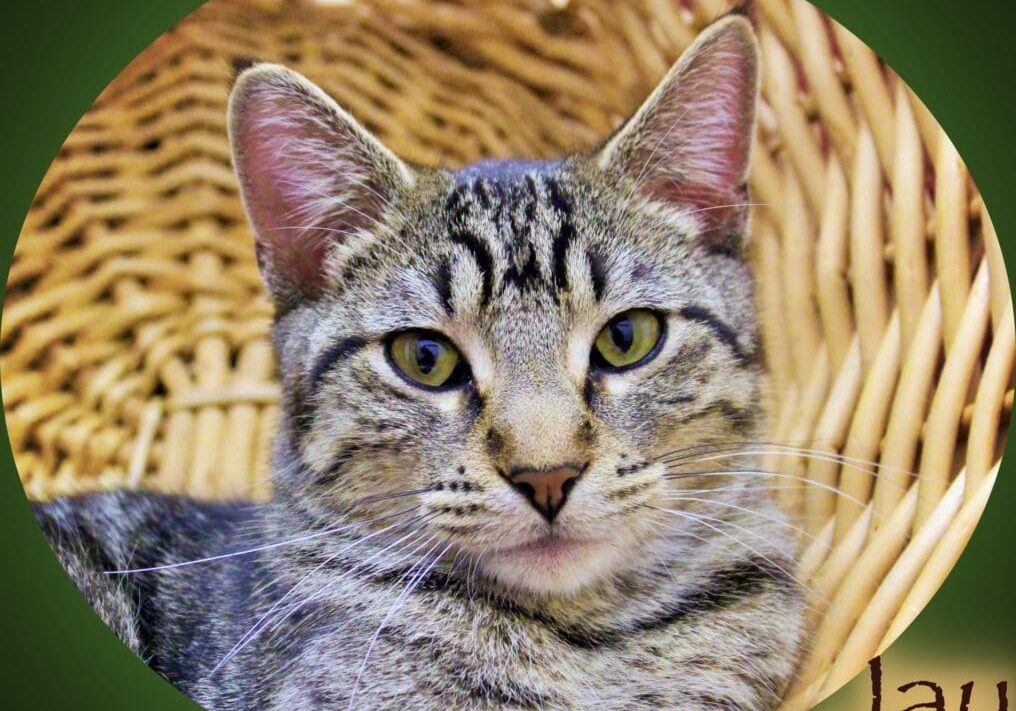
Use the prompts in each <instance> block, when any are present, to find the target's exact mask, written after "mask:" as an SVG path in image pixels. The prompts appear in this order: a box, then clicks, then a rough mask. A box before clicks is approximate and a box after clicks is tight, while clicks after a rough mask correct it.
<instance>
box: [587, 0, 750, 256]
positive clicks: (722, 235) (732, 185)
mask: <svg viewBox="0 0 1016 711" xmlns="http://www.w3.org/2000/svg"><path fill="white" fill-rule="evenodd" d="M758 65H759V59H758V44H757V42H756V40H755V33H754V30H753V29H752V26H751V23H750V22H749V21H748V20H747V19H745V18H744V17H741V16H736V15H734V16H730V17H727V18H724V19H723V20H720V21H718V22H716V23H714V24H713V25H711V26H710V27H708V28H707V29H706V30H705V31H703V32H702V34H701V35H699V37H698V39H697V40H696V41H695V43H694V44H693V45H692V46H691V47H689V48H688V49H687V51H685V53H684V54H683V55H682V56H681V58H680V59H679V60H678V62H677V63H676V64H675V65H674V66H673V67H672V68H671V70H670V71H669V72H668V73H667V75H666V76H665V77H664V79H663V81H662V82H660V84H659V86H657V87H656V89H655V91H653V93H652V94H651V95H650V97H649V98H648V99H647V100H646V101H645V103H644V104H643V105H642V106H641V108H639V110H638V111H637V112H636V113H635V115H634V116H633V117H632V118H631V119H630V120H629V121H628V123H627V124H626V125H625V126H624V127H622V129H621V130H620V131H619V132H618V133H617V134H616V135H615V136H614V137H613V138H612V139H611V140H610V141H609V142H608V143H607V144H606V145H605V146H604V147H603V149H601V151H600V153H599V154H598V155H597V156H596V160H597V164H598V165H599V166H600V168H602V169H603V170H607V171H619V172H620V174H621V175H620V176H619V177H620V178H621V180H620V181H619V182H620V184H622V185H624V184H626V183H627V184H628V185H631V186H634V189H635V190H637V191H639V192H640V193H641V194H642V195H643V196H644V197H646V198H648V199H650V200H655V201H660V202H663V203H665V204H668V205H671V206H674V207H676V208H679V209H681V210H682V211H688V212H691V211H697V212H696V213H695V217H696V219H697V220H698V222H699V223H700V224H701V225H702V227H703V235H704V239H706V240H707V247H708V248H711V249H714V250H720V251H726V250H732V249H734V246H732V245H731V244H730V243H731V241H735V242H737V243H739V241H740V240H739V238H737V239H733V240H732V237H734V236H735V235H738V234H739V231H740V230H742V229H743V227H744V224H743V223H744V220H745V218H746V215H747V212H746V208H744V207H740V208H733V207H727V206H733V205H743V203H745V202H747V189H746V182H747V177H748V162H749V156H750V154H751V145H752V138H753V134H754V129H755V107H756V103H757V101H758V84H759V69H758Z"/></svg>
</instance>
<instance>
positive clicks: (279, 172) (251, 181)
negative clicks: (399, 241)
mask: <svg viewBox="0 0 1016 711" xmlns="http://www.w3.org/2000/svg"><path fill="white" fill-rule="evenodd" d="M261 84H262V85H263V86H259V87H250V88H248V89H247V91H246V93H245V94H244V95H243V96H242V97H240V99H239V101H240V102H242V103H241V104H240V105H239V106H238V107H237V108H236V112H237V113H236V118H235V121H234V126H233V129H234V132H235V136H234V152H235V155H234V160H235V161H236V163H237V172H238V174H239V176H240V180H241V182H242V185H243V191H244V201H245V204H246V206H247V211H248V214H249V216H250V219H251V223H252V226H253V228H254V233H255V242H256V249H257V254H258V262H259V265H260V266H261V269H262V273H263V274H264V276H265V279H266V281H267V282H268V286H269V288H270V289H271V290H272V291H273V292H275V293H289V292H293V291H296V292H298V293H300V294H302V295H304V296H307V297H312V296H314V295H316V294H319V293H321V291H322V290H323V289H324V288H325V286H326V276H325V273H324V271H323V265H324V263H325V261H326V258H327V256H328V253H329V251H330V250H331V248H332V246H333V245H335V244H337V243H341V242H342V241H343V240H344V239H345V238H346V236H347V235H349V234H350V233H351V232H354V231H356V230H357V229H360V228H362V227H364V226H366V225H367V224H369V223H370V222H372V221H374V220H376V219H377V218H378V217H379V205H378V204H377V201H376V199H375V198H374V196H373V195H374V193H376V192H377V191H376V190H374V191H372V190H371V186H370V185H369V184H368V176H369V168H370V164H369V160H370V159H369V158H368V157H367V156H366V155H365V154H364V152H363V151H362V149H361V148H358V147H357V145H356V144H357V142H358V141H359V140H360V139H359V137H358V136H354V135H352V134H351V132H350V131H349V130H348V127H347V126H344V125H342V124H341V123H340V122H339V121H338V120H337V119H336V117H335V115H334V112H332V111H331V110H330V109H329V107H327V106H322V105H320V104H319V103H317V100H316V99H314V98H312V97H308V96H307V95H306V94H305V93H303V92H301V91H300V88H299V87H293V86H289V85H286V84H277V83H275V82H269V81H267V80H262V81H261Z"/></svg>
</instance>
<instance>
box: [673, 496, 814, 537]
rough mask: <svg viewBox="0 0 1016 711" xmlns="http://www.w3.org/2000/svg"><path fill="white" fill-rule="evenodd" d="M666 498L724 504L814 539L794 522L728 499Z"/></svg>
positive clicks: (715, 504)
mask: <svg viewBox="0 0 1016 711" xmlns="http://www.w3.org/2000/svg"><path fill="white" fill-rule="evenodd" d="M667 498H668V500H670V501H697V502H699V503H703V504H712V505H713V506H725V507H727V508H729V509H734V510H736V511H741V512H743V513H747V514H752V515H753V516H758V517H759V518H761V519H765V520H766V521H771V522H773V523H778V524H780V525H781V526H786V527H787V528H789V529H791V530H792V531H796V532H798V533H800V534H801V535H802V536H804V537H805V538H808V539H809V540H815V536H813V535H812V534H810V533H808V532H807V531H805V530H804V529H803V528H800V527H799V526H795V525H794V524H792V523H790V522H789V521H784V520H783V519H779V518H776V517H775V516H769V515H768V514H764V513H762V512H761V511H756V510H755V509H749V508H747V507H746V506H738V505H737V504H732V503H730V502H728V501H714V500H712V499H702V498H699V497H697V496H671V497H667Z"/></svg>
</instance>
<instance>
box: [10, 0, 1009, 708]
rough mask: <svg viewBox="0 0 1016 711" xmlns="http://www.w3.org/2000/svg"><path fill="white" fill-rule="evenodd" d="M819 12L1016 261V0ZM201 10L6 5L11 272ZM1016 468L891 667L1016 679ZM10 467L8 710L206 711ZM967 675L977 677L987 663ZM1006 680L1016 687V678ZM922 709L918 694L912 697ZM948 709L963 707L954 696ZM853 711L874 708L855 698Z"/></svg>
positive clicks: (119, 0)
mask: <svg viewBox="0 0 1016 711" xmlns="http://www.w3.org/2000/svg"><path fill="white" fill-rule="evenodd" d="M815 4H816V5H818V6H819V7H820V8H822V9H823V10H825V11H826V12H828V13H829V14H830V15H832V16H833V17H835V18H836V19H838V20H839V21H840V22H842V23H843V24H844V25H846V26H847V27H848V28H850V29H851V30H852V31H853V32H855V33H856V34H857V35H859V36H860V37H861V38H862V39H863V40H865V41H866V42H867V43H868V44H869V45H871V46H872V47H873V48H874V49H875V50H877V51H878V52H879V54H881V55H882V56H883V57H884V58H885V59H886V61H887V62H888V63H889V64H890V65H891V66H892V67H893V68H894V69H895V70H896V71H897V72H898V73H899V74H900V75H901V76H902V77H903V78H904V79H905V80H906V81H907V82H908V83H909V84H910V85H911V86H912V87H913V88H914V89H915V91H916V92H917V93H918V94H919V95H920V96H921V97H922V98H923V99H924V101H925V103H927V105H928V106H929V108H930V109H931V111H932V112H933V113H934V114H935V116H936V117H937V118H938V120H939V121H940V122H941V123H942V125H943V126H944V127H945V128H946V130H947V132H948V133H949V134H950V136H951V137H952V139H953V141H954V142H955V144H956V146H957V148H958V149H959V151H960V153H961V154H962V155H963V157H964V159H965V160H966V162H967V165H968V167H969V168H970V170H971V172H972V173H973V176H974V178H975V180H976V181H977V184H978V186H979V187H980V189H981V190H982V193H983V195H984V197H985V202H986V203H987V205H988V207H989V209H990V212H991V215H992V218H993V220H994V222H995V226H996V228H997V231H998V233H999V236H1000V239H1001V242H1002V246H1003V249H1004V251H1005V256H1006V261H1007V263H1009V264H1010V265H1011V264H1013V263H1014V260H1016V240H1014V239H1013V238H1012V237H1011V234H1012V226H1013V225H1016V200H1014V199H1013V198H1012V196H1011V195H1010V193H1011V192H1012V189H1013V181H1012V175H1013V169H1014V166H1016V140H1014V138H1013V125H1014V121H1013V107H1014V106H1016V52H1014V51H1013V48H1012V44H1013V40H1014V38H1013V31H1014V29H1016V23H1014V22H1013V20H1014V17H1013V15H1014V13H1013V3H1012V2H1011V0H1002V2H999V1H998V0H965V1H964V2H957V1H956V0H952V1H949V0H920V1H918V0H905V1H900V0H819V1H818V2H816V3H815ZM198 5H200V2H198V1H197V0H157V1H156V2H138V1H137V0H103V1H101V2H99V1H95V0H88V1H87V2H81V0H77V1H76V2H73V1H70V0H48V1H47V2H34V3H27V2H21V3H18V4H16V5H14V4H8V5H7V7H6V8H5V11H4V19H3V21H2V27H0V33H2V37H3V42H2V44H0V52H2V53H3V64H2V67H3V84H2V87H3V94H2V98H3V104H4V106H3V109H2V111H0V124H2V127H3V128H2V134H0V135H3V137H4V142H3V145H4V150H3V153H2V156H0V186H2V190H0V227H2V229H0V235H2V240H3V246H2V248H0V254H2V255H4V256H3V263H4V265H9V261H10V256H9V255H10V254H11V253H12V252H13V249H14V243H15V241H16V239H17V235H18V233H19V231H20V227H21V224H22V221H23V219H24V215H25V213H26V212H27V210H28V207H29V205H30V203H31V200H32V196H33V194H34V192H35V189H36V187H37V186H38V184H39V182H40V180H41V178H42V176H43V173H44V172H45V170H46V168H47V166H48V165H49V163H50V161H51V160H52V158H53V157H54V155H55V154H56V152H57V150H58V149H59V147H60V144H61V143H62V142H63V140H64V138H65V137H66V136H67V134H68V133H69V132H70V130H71V128H72V127H73V125H74V123H75V122H76V121H77V119H78V118H79V117H80V116H81V114H83V113H84V112H85V110H86V109H87V108H88V106H89V104H90V103H91V102H92V100H93V99H94V98H95V97H96V96H97V95H98V94H99V92H100V91H101V90H102V89H103V87H104V86H105V85H106V84H107V83H108V82H109V81H110V80H111V79H112V78H113V77H114V76H115V75H116V74H117V72H118V71H119V70H120V69H122V68H123V67H124V66H125V65H126V64H127V63H128V62H129V61H130V60H131V59H132V58H133V57H134V56H135V55H137V54H138V53H139V52H140V51H141V50H143V49H144V48H145V47H146V46H147V45H148V44H149V43H150V42H152V40H154V39H155V38H156V37H157V36H158V35H159V34H161V33H162V32H164V31H165V30H167V29H168V28H169V27H170V26H171V25H172V24H173V23H174V22H176V21H178V20H179V19H181V18H182V17H184V16H185V15H186V14H187V13H189V12H190V11H191V10H193V9H195V8H196V7H197V6H198ZM1014 467H1016V462H1008V463H1006V464H1005V465H1004V466H1003V468H1002V469H1003V471H1002V473H1001V475H1000V477H999V483H998V485H997V487H996V489H995V493H994V495H993V497H992V499H991V502H990V503H989V505H988V510H987V514H986V515H985V518H984V519H983V521H982V523H981V524H980V526H979V527H978V529H977V531H976V533H975V534H974V538H973V540H972V541H971V544H970V546H969V547H968V549H967V551H966V552H965V554H964V555H963V558H962V559H961V561H960V564H959V565H958V567H957V568H956V570H955V571H954V572H953V574H952V575H951V576H950V577H949V579H948V580H947V581H946V584H945V585H944V587H943V588H942V590H941V591H940V592H939V594H938V595H937V596H936V598H935V599H934V601H933V602H932V603H931V605H930V606H929V607H928V608H927V609H926V610H925V611H924V613H922V615H921V617H920V618H919V619H918V621H917V622H916V623H915V624H914V625H913V627H911V629H910V630H908V631H907V633H906V634H905V635H904V637H903V638H902V639H901V640H900V642H899V643H898V644H897V646H896V647H894V649H893V651H892V652H891V654H890V655H889V656H888V657H887V659H892V658H893V656H894V655H896V654H897V653H898V649H903V650H915V653H917V654H919V655H920V656H924V657H927V658H930V659H935V660H938V663H939V664H942V663H945V664H948V665H950V666H953V667H956V668H958V669H959V670H961V671H962V670H963V665H964V664H967V665H973V666H977V665H978V662H976V661H974V660H975V659H977V660H989V661H990V660H993V659H996V660H999V661H1004V662H1005V666H1006V667H1007V668H1008V669H1009V670H1010V671H1016V666H1014V665H1013V664H1012V660H1013V657H1014V652H1016V645H1014V644H1013V639H1014V631H1016V605H1014V604H1013V603H1014V601H1016V592H1014V586H1013V581H1014V578H1016V576H1014V573H1013V568H1012V563H1013V560H1014V557H1013V555H1012V549H1011V546H1012V545H1013V544H1014V541H1016V517H1014V516H1013V515H1012V513H1011V512H1013V511H1014V510H1016V484H1014V482H1013V481H1012V476H1013V475H1014V472H1013V471H1012V470H1013V468H1014ZM0 468H2V469H3V471H2V473H0V546H2V547H3V569H2V570H3V583H2V585H0V596H2V601H3V604H2V606H0V609H2V610H3V613H2V616H0V650H2V652H3V655H4V657H5V660H4V663H3V664H0V690H2V691H0V693H2V697H0V698H4V700H5V701H6V704H7V707H8V708H17V709H21V708H31V709H71V708H72V709H82V710H87V709H121V708H129V709H135V708H140V709H180V710H182V709H196V708H197V707H196V706H195V705H193V704H191V703H190V702H188V701H187V700H186V699H185V697H184V696H183V695H182V694H180V693H179V692H177V691H176V690H175V689H173V688H172V687H171V686H170V685H169V684H167V683H166V682H164V681H163V680H162V679H161V678H160V677H158V676H157V675H156V674H154V673H153V672H151V671H150V670H149V669H148V668H147V667H145V666H144V665H143V664H142V663H141V662H140V661H138V660H137V659H136V658H135V657H134V656H133V655H131V654H130V653H129V652H128V651H127V650H126V648H124V647H122V646H121V645H120V644H119V643H118V642H117V641H116V640H115V638H114V637H113V636H112V634H111V633H110V632H109V631H108V630H106V628H105V627H104V626H103V625H102V624H101V623H100V622H99V621H98V618H96V617H95V616H94V615H93V614H92V612H91V610H90V609H89V608H88V607H87V606H86V604H85V602H84V600H83V598H81V596H80V595H79V594H78V593H77V591H76V590H75V589H74V588H73V586H72V585H71V583H70V582H69V580H68V579H67V578H66V577H65V576H64V574H63V572H62V570H61V569H60V568H59V566H58V564H57V562H56V559H55V558H54V557H53V555H52V554H51V553H50V552H49V549H48V547H47V545H46V543H45V541H44V540H43V538H42V535H41V533H40V532H39V530H38V528H37V527H36V526H35V523H34V521H33V520H32V518H31V514H30V511H29V508H28V505H27V503H26V501H25V497H24V494H23V492H22V489H21V486H20V483H19V480H18V476H17V473H16V471H15V468H14V462H13V459H12V457H11V453H10V444H9V442H8V441H7V438H6V436H4V437H2V438H0ZM970 671H971V674H970V676H973V675H974V674H973V672H974V671H976V670H975V669H973V668H972V669H971V670H970ZM1010 681H1012V682H1013V684H1012V686H1013V688H1014V689H1016V675H1014V678H1012V679H1011V680H1010ZM866 683H867V682H866V681H864V680H863V679H862V680H860V681H859V682H858V684H866ZM991 683H992V684H993V683H994V681H992V682H991ZM947 691H948V690H947ZM847 697H848V694H841V695H837V696H835V697H833V698H832V699H830V700H829V701H828V702H826V703H825V704H823V705H822V706H821V707H820V708H821V709H823V710H824V711H833V709H837V710H838V709H844V708H848V706H845V705H844V699H846V698H847ZM850 698H853V697H850ZM975 698H976V696H975ZM986 698H987V697H986ZM915 700H916V699H915ZM915 700H911V699H909V698H908V703H913V702H914V701H915ZM975 705H976V704H975ZM950 707H952V708H955V707H956V703H955V694H954V695H953V701H952V702H951V703H950ZM849 708H858V709H861V708H868V706H867V703H864V704H862V705H861V706H858V705H857V704H856V703H851V704H849ZM977 708H980V707H979V706H978V707H977ZM985 708H987V706H986V707H985ZM992 708H993V707H992ZM886 711H889V709H888V708H887V709H886Z"/></svg>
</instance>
